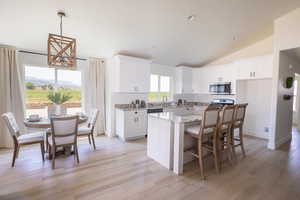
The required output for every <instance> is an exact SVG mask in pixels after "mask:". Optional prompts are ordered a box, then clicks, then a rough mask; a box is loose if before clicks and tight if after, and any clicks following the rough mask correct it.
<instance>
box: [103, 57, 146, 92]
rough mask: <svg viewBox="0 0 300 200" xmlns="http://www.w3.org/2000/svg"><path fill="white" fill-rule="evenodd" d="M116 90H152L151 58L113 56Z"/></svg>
mask: <svg viewBox="0 0 300 200" xmlns="http://www.w3.org/2000/svg"><path fill="white" fill-rule="evenodd" d="M112 63H113V64H112V65H111V66H109V67H113V68H114V70H113V71H114V77H115V82H114V92H123V93H148V92H149V90H150V63H151V61H150V60H146V59H141V58H135V57H129V56H123V55H117V56H114V58H113V62H112Z"/></svg>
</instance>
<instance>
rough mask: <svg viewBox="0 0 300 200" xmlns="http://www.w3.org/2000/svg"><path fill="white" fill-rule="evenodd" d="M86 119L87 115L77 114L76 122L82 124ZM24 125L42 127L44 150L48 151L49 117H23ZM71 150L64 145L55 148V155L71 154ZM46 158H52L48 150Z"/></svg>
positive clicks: (35, 127) (34, 127)
mask: <svg viewBox="0 0 300 200" xmlns="http://www.w3.org/2000/svg"><path fill="white" fill-rule="evenodd" d="M64 116H70V115H64ZM64 116H60V117H64ZM87 120H88V117H87V116H85V115H81V116H79V119H78V124H83V123H85V122H87ZM24 125H25V126H26V127H27V128H33V129H39V130H41V129H44V130H45V131H44V133H45V135H44V138H45V142H46V152H47V151H48V144H47V142H48V137H49V136H50V134H51V120H50V119H49V118H40V119H39V120H33V121H31V120H29V118H27V119H25V120H24ZM72 153H73V152H72V151H71V147H64V148H62V149H60V150H57V152H56V155H61V154H64V155H67V156H68V155H71V154H72ZM46 158H48V159H52V156H51V155H50V154H49V152H48V156H47V157H46Z"/></svg>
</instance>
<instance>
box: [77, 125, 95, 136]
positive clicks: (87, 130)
mask: <svg viewBox="0 0 300 200" xmlns="http://www.w3.org/2000/svg"><path fill="white" fill-rule="evenodd" d="M91 132H92V128H89V127H87V126H82V127H79V128H78V133H77V135H86V134H89V133H91Z"/></svg>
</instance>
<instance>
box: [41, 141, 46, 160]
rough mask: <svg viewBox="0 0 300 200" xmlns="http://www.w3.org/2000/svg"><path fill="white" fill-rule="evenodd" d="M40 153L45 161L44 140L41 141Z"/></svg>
mask: <svg viewBox="0 0 300 200" xmlns="http://www.w3.org/2000/svg"><path fill="white" fill-rule="evenodd" d="M41 153H42V159H43V162H45V146H44V142H41Z"/></svg>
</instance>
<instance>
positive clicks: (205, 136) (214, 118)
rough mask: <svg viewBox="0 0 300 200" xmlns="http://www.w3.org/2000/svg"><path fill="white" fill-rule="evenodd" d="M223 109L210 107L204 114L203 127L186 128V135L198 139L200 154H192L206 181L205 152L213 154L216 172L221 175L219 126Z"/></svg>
mask: <svg viewBox="0 0 300 200" xmlns="http://www.w3.org/2000/svg"><path fill="white" fill-rule="evenodd" d="M220 111H221V108H220V107H218V106H209V107H207V108H206V110H205V111H204V114H203V119H202V122H201V125H194V126H188V127H186V130H185V134H187V135H190V136H192V137H193V138H196V139H197V141H198V143H197V149H198V154H196V153H192V152H191V153H192V155H193V156H195V157H197V158H198V161H199V166H200V174H201V178H202V179H205V176H204V166H203V150H204V149H205V150H206V151H208V152H210V153H212V155H213V156H214V163H215V168H216V172H217V173H219V171H220V168H219V156H218V124H219V115H220Z"/></svg>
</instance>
